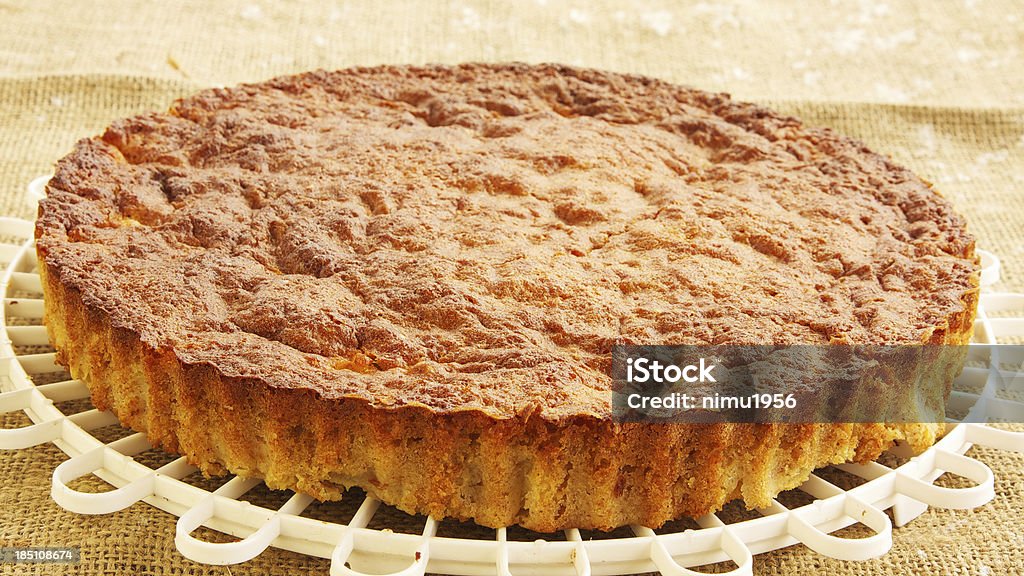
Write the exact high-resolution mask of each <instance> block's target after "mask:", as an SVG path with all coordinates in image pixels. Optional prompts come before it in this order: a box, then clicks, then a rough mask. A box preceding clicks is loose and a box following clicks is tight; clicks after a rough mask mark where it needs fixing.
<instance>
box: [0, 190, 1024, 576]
mask: <svg viewBox="0 0 1024 576" xmlns="http://www.w3.org/2000/svg"><path fill="white" fill-rule="evenodd" d="M44 184H45V178H40V179H37V180H36V181H34V182H33V183H32V185H31V186H30V194H31V195H32V197H33V198H35V199H38V198H39V197H40V196H41V193H42V188H43V185H44ZM0 235H4V236H6V237H9V238H17V239H19V240H18V241H16V242H14V243H11V244H0V260H3V261H4V262H6V263H8V265H7V267H6V271H5V272H4V274H3V276H2V277H0V292H2V293H3V295H4V297H5V299H4V313H5V314H4V317H3V319H0V321H2V322H3V324H2V332H0V376H2V377H4V378H3V380H6V381H5V382H3V385H4V386H5V388H4V390H6V391H5V392H3V393H2V394H0V412H11V411H23V412H24V413H25V414H26V415H27V416H28V417H29V418H30V419H31V420H32V422H33V424H32V425H29V426H27V427H24V428H18V429H4V430H0V448H5V449H23V448H28V447H30V446H35V445H37V444H42V443H46V442H52V443H54V444H55V445H56V446H57V447H59V448H60V449H61V450H63V451H64V452H65V453H67V454H68V456H69V457H70V458H69V459H68V460H66V461H65V462H63V463H62V464H60V465H59V466H58V467H57V469H56V470H54V472H53V487H52V491H51V493H52V496H53V499H54V500H55V501H56V502H57V504H59V505H60V506H62V507H63V508H65V509H67V510H70V511H72V512H77V513H81V514H105V513H111V512H115V511H117V510H121V509H124V508H127V507H129V506H132V505H133V504H136V503H137V502H139V501H143V502H146V503H148V504H150V505H152V506H156V507H157V508H160V509H161V510H165V511H167V512H169V513H171V514H173V515H175V516H177V517H178V521H177V533H176V538H175V545H176V546H177V548H178V550H179V551H180V552H181V553H182V554H183V555H185V556H186V557H188V558H190V559H192V560H195V561H197V562H202V563H207V564H235V563H240V562H245V561H247V560H249V559H252V558H254V557H256V556H257V555H259V554H260V553H261V552H263V551H264V550H265V549H266V548H267V547H268V546H274V547H277V548H283V549H287V550H292V551H295V552H299V553H302V554H308V555H313V556H319V557H322V558H330V559H331V569H330V574H331V575H333V576H339V575H345V574H347V575H354V574H362V573H364V571H365V572H369V573H376V574H385V573H393V574H402V575H422V574H424V573H425V572H428V571H429V572H434V573H443V574H467V575H469V574H497V575H500V576H505V575H509V574H513V573H514V574H546V575H547V574H550V575H560V574H566V575H568V574H577V575H579V576H586V575H590V574H595V575H597V574H633V573H640V572H651V571H659V572H661V573H662V574H665V575H666V576H683V575H693V574H700V573H699V572H695V571H693V570H690V569H689V568H688V567H695V566H702V565H707V564H713V563H719V562H724V561H728V560H731V561H732V562H733V563H734V564H735V568H734V569H733V570H731V571H730V572H728V574H733V575H742V574H745V575H751V574H753V556H754V555H756V554H761V553H764V552H767V551H770V550H776V549H779V548H784V547H787V546H792V545H794V544H800V543H802V544H804V545H805V546H807V547H809V548H811V549H812V550H814V551H815V552H818V553H820V554H823V555H825V556H829V557H832V558H839V559H844V560H851V561H856V560H865V559H868V558H873V557H876V556H880V555H883V554H885V553H886V552H887V551H888V550H889V549H890V547H891V546H892V526H893V522H895V524H896V525H897V526H900V525H903V524H905V523H907V522H909V521H911V520H912V519H914V518H916V517H917V516H918V515H920V514H921V513H922V512H924V511H925V510H926V509H927V508H928V506H933V507H936V508H956V509H969V508H975V507H978V506H981V505H982V504H985V503H986V502H988V501H989V500H991V499H992V498H993V497H994V494H995V493H994V489H993V482H994V479H993V474H992V471H991V470H990V469H989V468H988V466H986V465H985V464H984V463H982V462H980V461H978V460H975V459H973V458H970V457H968V456H965V455H964V453H965V452H966V451H967V450H968V449H969V448H970V447H971V446H972V445H975V444H977V445H982V446H991V447H995V448H998V449H1002V450H1013V451H1024V433H1016V432H1010V431H1006V430H1001V429H997V428H993V427H990V426H987V425H984V424H976V423H959V422H951V423H950V425H949V427H950V429H949V431H948V433H947V434H946V435H945V437H943V438H942V440H940V441H939V442H938V443H936V444H935V445H934V446H933V447H932V448H931V449H930V450H928V451H927V452H925V453H924V454H921V455H919V456H917V457H914V458H910V459H909V460H908V461H906V462H905V463H902V464H898V465H897V464H894V466H895V467H894V468H893V467H889V466H885V465H883V464H880V463H877V462H873V463H869V464H866V465H856V464H845V465H841V466H836V467H834V468H837V469H839V470H840V471H842V473H845V474H848V475H853V476H856V477H859V478H860V479H863V480H862V482H863V483H861V484H859V485H857V486H855V487H852V488H850V489H849V490H844V489H842V488H840V487H839V486H837V485H836V484H834V483H831V482H829V481H827V480H826V479H825V477H828V474H826V473H824V472H822V473H819V474H814V475H812V476H811V477H810V479H808V480H807V482H805V483H804V484H803V485H802V486H801V487H800V488H799V489H798V490H797V491H794V493H800V494H801V495H802V496H803V498H804V500H805V501H810V503H808V504H805V505H802V506H794V507H792V508H787V507H786V506H784V505H783V504H782V503H781V502H780V501H779V500H780V499H783V500H788V499H786V498H783V497H781V496H780V498H778V499H776V500H775V501H773V503H772V505H771V506H769V507H767V508H765V509H762V510H758V511H757V512H758V515H757V516H756V517H753V518H749V519H744V520H741V521H737V522H734V523H727V522H726V521H724V520H723V518H722V517H721V515H715V514H710V515H708V516H705V517H703V518H699V519H697V520H696V528H695V529H685V530H684V529H679V530H678V531H674V532H672V531H669V532H664V531H658V532H655V531H653V530H651V529H649V528H644V527H641V526H633V527H630V529H629V533H628V534H625V535H623V536H622V537H616V536H615V534H617V533H613V534H612V535H603V536H602V535H599V536H597V537H587V538H585V537H584V535H583V534H581V532H580V531H579V530H576V529H570V530H566V531H565V532H564V534H555V535H536V536H538V537H539V539H536V540H532V541H523V540H522V539H520V540H516V539H515V538H514V536H516V535H518V534H520V532H515V531H512V529H509V530H506V529H504V528H503V529H499V530H491V531H484V530H482V529H481V530H480V531H478V533H480V534H486V535H487V536H486V537H481V538H450V537H442V536H438V535H437V531H438V527H439V525H440V523H439V522H438V521H435V520H434V519H433V518H427V519H426V521H425V523H423V529H422V532H421V533H419V534H405V533H400V532H398V531H393V530H390V529H388V528H371V527H370V524H371V519H373V517H374V514H375V513H376V512H377V510H378V506H379V504H380V503H379V502H378V501H377V500H375V499H374V498H371V497H365V496H361V495H360V496H358V497H359V498H362V499H363V500H362V503H361V504H360V505H359V507H358V510H357V512H356V513H355V515H354V516H353V517H352V518H351V519H350V520H349V521H348V522H347V524H341V523H336V522H325V521H321V520H316V519H313V518H309V517H305V516H303V515H302V513H303V511H304V510H305V509H306V508H307V506H309V505H310V504H311V502H312V500H311V499H310V498H309V497H308V496H305V495H301V494H291V493H289V494H291V496H290V497H289V498H288V499H287V501H286V502H285V503H284V504H283V505H282V506H280V507H279V508H277V509H269V508H265V507H261V506H257V505H254V504H251V503H249V502H247V501H245V500H243V499H242V498H244V496H245V494H246V492H248V491H249V490H251V489H253V488H254V487H256V486H258V485H259V481H258V480H247V479H243V478H240V477H235V478H232V479H231V480H230V481H228V482H227V483H226V484H223V485H222V486H221V487H220V488H218V489H215V490H213V491H212V492H211V491H207V490H206V489H203V488H201V487H198V486H194V485H192V484H189V483H187V482H185V481H183V480H182V479H183V478H185V477H186V476H189V474H191V473H193V472H194V471H195V469H194V468H193V467H191V466H190V465H189V464H188V463H187V462H186V461H185V459H184V458H178V459H176V460H173V461H171V462H170V463H168V464H166V465H164V466H161V467H157V468H155V469H154V468H150V467H148V466H146V465H144V464H142V463H141V462H139V461H137V460H136V459H133V456H135V455H138V454H140V453H142V452H144V451H146V450H149V449H150V448H151V446H150V444H149V442H148V441H147V440H146V438H145V436H144V435H143V434H132V435H129V436H127V437H124V438H121V439H119V440H116V441H114V442H110V443H104V442H102V441H100V440H99V439H97V438H96V436H95V435H94V434H93V433H92V431H96V430H97V429H100V428H102V427H106V426H111V425H114V424H116V423H117V420H116V418H114V416H113V415H112V414H110V413H108V412H100V411H98V410H96V409H91V410H87V411H85V412H78V413H74V414H70V415H65V414H64V413H63V412H62V411H61V409H59V408H58V406H56V405H55V403H63V402H68V401H72V400H78V399H85V398H88V394H89V393H88V390H87V388H86V387H85V385H84V384H83V383H81V382H79V381H77V380H67V381H63V382H56V383H52V384H45V385H36V384H34V383H33V380H32V378H31V375H32V374H43V373H50V372H57V371H62V368H61V367H60V366H58V365H56V364H55V362H54V355H53V354H52V353H42V354H18V353H17V352H16V348H17V349H21V350H24V347H31V346H47V345H48V344H49V342H48V340H47V336H46V330H45V328H44V327H43V326H42V325H41V322H40V321H39V320H40V318H41V317H42V313H43V301H42V299H41V298H42V294H41V286H40V283H39V277H38V276H37V275H36V273H35V266H36V260H35V250H34V246H33V240H32V237H33V224H32V223H31V222H27V221H24V220H15V219H10V218H0ZM981 254H982V263H983V267H984V269H983V272H982V285H983V287H984V288H983V290H984V293H983V295H982V298H981V307H980V308H979V312H978V320H977V324H976V326H975V328H976V330H975V334H976V336H975V341H976V342H977V344H975V345H972V347H971V357H972V358H974V359H978V360H988V361H989V365H991V366H993V367H992V368H967V369H965V371H964V374H963V375H962V376H961V377H960V379H959V381H958V384H963V385H964V386H963V388H966V389H968V390H971V391H973V392H963V391H959V390H960V389H961V387H960V386H957V390H958V391H956V392H954V394H955V397H954V400H953V401H952V404H953V408H954V409H955V408H956V407H957V406H960V407H963V408H966V407H968V406H971V405H974V406H975V408H974V409H972V412H971V413H970V414H969V415H968V417H967V418H965V421H970V420H971V418H972V416H975V415H976V414H977V413H978V410H983V411H988V413H989V414H995V415H997V416H999V415H1002V417H1003V418H1006V419H1009V420H1011V421H1015V422H1024V419H1022V417H1021V415H1022V414H1024V403H1021V402H1016V401H1013V400H1009V399H1005V398H1002V397H1000V395H999V394H997V390H998V389H999V387H1000V386H1001V385H1003V384H1004V383H1003V382H1002V381H1001V378H1004V377H1005V376H1007V373H1004V372H1000V370H999V369H998V368H999V364H1000V362H1018V363H1019V362H1020V361H1021V360H1022V359H1021V358H997V357H996V356H997V355H999V354H1003V353H1006V352H1005V351H1006V350H1007V349H1005V348H993V347H989V346H986V345H987V344H995V343H998V341H999V340H1000V339H1003V338H1012V337H1020V336H1024V294H1007V293H1001V294H1000V293H993V292H990V291H989V289H988V287H990V286H991V285H992V284H994V283H995V282H997V281H998V279H999V262H998V260H997V259H996V258H995V257H994V256H993V255H991V254H989V253H986V252H982V253H981ZM22 295H30V296H29V297H28V298H24V297H21V296H22ZM997 313H998V314H997ZM993 316H998V317H993ZM13 319H20V320H17V321H15V320H13ZM10 324H30V325H10ZM944 473H949V474H952V475H957V476H961V477H964V478H966V479H967V480H969V481H970V482H971V483H973V485H971V486H969V487H966V488H950V487H945V486H939V485H936V484H935V481H936V479H937V478H938V477H939V476H941V475H943V474H944ZM89 474H94V475H96V476H98V477H99V478H100V479H102V480H104V481H106V482H107V483H109V484H111V485H113V487H114V489H112V490H111V491H109V492H101V493H87V492H80V491H76V490H74V489H72V488H70V487H69V483H72V482H73V481H74V480H75V479H77V478H80V477H83V476H86V475H89ZM346 496H347V497H352V492H350V493H348V494H346ZM889 508H892V518H893V520H890V517H889V515H888V514H886V513H885V512H884V511H885V510H886V509H889ZM858 522H859V523H861V524H863V525H865V526H867V527H868V528H870V529H871V530H872V531H873V532H874V534H873V535H871V536H869V537H866V538H841V537H837V536H835V535H834V534H833V533H835V532H837V531H838V530H841V529H842V528H845V527H847V526H850V525H852V524H855V523H858ZM378 524H379V522H378ZM199 526H206V527H208V528H210V529H213V530H216V531H219V532H223V533H226V534H230V535H232V536H235V537H237V538H240V540H238V541H232V542H227V543H212V542H205V541H201V540H199V539H197V538H195V537H194V536H193V535H192V533H193V532H194V531H195V530H196V529H197V528H198V527H199ZM619 532H621V531H619ZM531 538H532V536H531ZM563 538H564V540H563Z"/></svg>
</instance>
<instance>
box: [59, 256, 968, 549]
mask: <svg viewBox="0 0 1024 576" xmlns="http://www.w3.org/2000/svg"><path fill="white" fill-rule="evenodd" d="M39 264H40V268H39V269H40V274H41V277H42V279H43V287H44V292H45V302H46V325H47V329H48V333H49V335H50V338H51V341H52V342H53V344H54V346H55V347H56V348H57V350H58V361H59V362H61V363H63V364H65V365H66V366H67V367H68V369H69V371H70V372H71V374H72V376H73V377H75V378H78V379H81V380H83V381H84V382H85V383H86V384H87V385H88V386H89V388H90V391H91V393H92V398H93V402H94V404H95V405H96V406H97V407H98V408H100V409H103V410H110V411H112V412H113V413H114V414H116V415H117V417H118V419H119V420H120V421H121V422H122V424H123V425H125V426H128V427H130V428H132V429H135V430H137V431H141V432H145V433H146V435H147V437H148V438H149V440H150V441H151V442H152V443H153V445H154V446H158V447H161V448H163V449H165V450H168V451H171V452H174V453H179V454H183V455H185V456H186V457H187V458H188V460H189V462H190V463H192V464H193V465H195V466H197V467H198V468H199V469H201V470H202V471H203V472H204V473H207V474H222V473H225V472H226V471H231V472H233V473H235V474H238V475H240V476H243V477H255V478H263V479H264V480H265V481H266V483H267V484H268V486H270V487H272V488H275V489H284V488H287V489H292V490H296V491H299V492H304V493H308V494H311V495H313V496H315V497H317V498H319V499H336V498H340V497H341V493H342V491H344V489H345V488H347V487H351V486H358V487H360V488H362V489H364V490H365V491H366V492H367V493H368V494H370V495H372V496H374V497H376V498H378V499H380V500H381V501H383V502H385V503H387V504H391V505H394V506H396V507H397V508H399V509H400V510H403V511H405V512H408V513H412V514H416V513H418V514H430V515H433V516H434V517H435V518H439V519H440V518H446V517H448V518H456V519H459V520H467V519H472V520H474V521H475V522H477V523H479V524H482V525H485V526H491V527H501V526H508V525H514V524H520V525H522V526H524V527H526V528H528V529H532V530H537V531H541V532H551V531H555V530H559V529H564V528H568V527H576V528H583V529H600V530H609V529H614V528H616V527H618V526H623V525H627V524H640V525H644V526H650V527H657V526H660V525H661V524H663V523H664V522H666V521H669V520H672V519H675V518H678V517H681V516H691V517H699V516H702V515H704V514H707V513H709V512H714V511H717V510H719V509H721V507H722V506H723V505H724V504H725V503H726V502H729V501H731V500H733V499H736V498H742V499H743V501H744V502H745V503H746V505H747V507H749V508H758V507H764V506H767V505H768V504H769V503H770V501H771V499H772V498H773V497H774V496H775V495H776V494H778V493H779V492H781V491H784V490H787V489H790V488H794V487H796V486H798V485H800V484H801V483H802V482H803V481H805V480H806V479H807V477H808V475H809V474H810V472H811V471H812V470H814V469H816V468H819V467H821V466H824V465H828V464H837V463H842V462H848V461H854V460H855V461H860V462H865V461H870V460H873V459H875V458H877V457H878V456H879V455H880V454H881V453H882V452H883V451H884V450H886V449H888V448H889V447H890V446H891V445H892V443H893V442H894V441H896V440H904V441H906V443H907V444H908V445H909V446H910V447H911V449H912V450H914V451H915V452H920V451H923V450H924V449H926V448H927V447H928V446H930V445H931V444H932V443H933V442H934V441H935V439H936V437H937V435H939V434H940V433H941V430H942V429H943V426H942V425H937V424H893V425H886V424H799V425H795V424H790V425H786V424H759V425H750V424H716V425H693V426H677V425H648V424H624V425H619V424H615V423H613V422H611V421H610V420H608V419H596V418H593V417H579V418H575V419H568V420H565V421H562V422H559V423H552V422H549V421H545V420H543V419H541V418H528V419H525V420H521V419H494V418H491V417H488V416H486V415H483V414H481V413H479V412H456V413H451V414H446V415H437V414H434V413H432V412H431V411H429V410H427V409H424V408H417V407H411V406H404V407H400V408H394V409H381V408H374V407H372V406H370V405H368V404H367V403H365V402H360V401H359V400H352V399H349V400H325V399H323V398H319V397H318V396H317V395H316V394H315V393H312V392H310V391H308V390H282V389H280V388H274V387H271V386H267V385H266V383H263V382H260V381H253V380H246V379H239V378H232V377H227V376H224V375H222V374H220V373H219V372H218V371H217V370H216V369H215V368H213V367H211V366H209V365H196V364H188V363H185V362H182V361H181V360H180V359H178V358H177V357H176V356H175V355H174V354H173V353H172V352H171V351H168V350H156V349H153V348H152V347H150V346H148V345H147V344H145V343H143V342H142V341H141V340H140V338H139V336H138V334H136V333H133V332H132V331H130V330H126V329H123V328H115V327H113V326H112V325H111V323H110V320H109V318H108V317H107V315H106V314H105V313H104V312H103V311H98V310H95V309H91V308H89V307H87V306H86V305H84V304H83V302H82V299H81V296H80V295H79V294H78V293H77V292H76V291H75V290H74V289H73V288H69V287H68V286H67V285H66V284H64V283H62V282H61V281H60V272H59V270H55V269H53V268H52V267H51V266H50V265H49V264H48V263H46V262H45V259H43V260H41V261H40V263H39ZM964 297H965V300H964V310H965V311H964V312H963V313H961V314H956V315H954V316H952V317H950V319H949V321H948V323H946V324H944V325H941V326H937V327H935V329H934V330H933V331H931V332H930V333H929V334H928V335H927V343H930V344H940V343H946V344H963V343H966V342H967V341H968V340H969V338H970V333H971V329H972V326H973V310H974V309H975V306H976V299H977V292H976V291H973V292H969V293H965V296H964ZM955 375H956V374H955V372H949V373H944V374H933V375H931V376H929V377H928V379H929V380H930V381H933V382H937V383H939V385H940V387H942V386H948V384H949V383H950V382H951V381H952V378H953V377H955ZM214 423H216V425H214Z"/></svg>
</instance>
